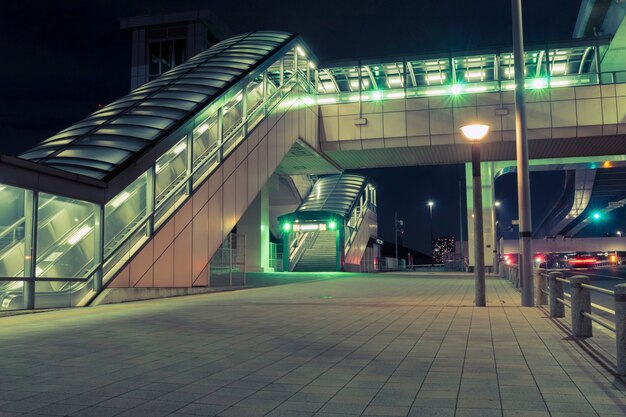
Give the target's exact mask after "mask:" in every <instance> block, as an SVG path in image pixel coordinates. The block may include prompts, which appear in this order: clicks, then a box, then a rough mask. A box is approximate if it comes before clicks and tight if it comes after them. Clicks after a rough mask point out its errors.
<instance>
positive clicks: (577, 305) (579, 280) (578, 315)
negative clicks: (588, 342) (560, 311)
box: [569, 275, 593, 337]
mask: <svg viewBox="0 0 626 417" xmlns="http://www.w3.org/2000/svg"><path fill="white" fill-rule="evenodd" d="M569 282H570V289H571V295H572V299H571V302H572V308H571V310H572V333H573V334H574V336H576V337H591V336H592V335H593V334H592V327H591V319H590V318H589V317H585V316H583V313H591V294H590V293H589V289H588V288H583V287H582V286H581V284H589V277H585V276H582V275H577V276H575V277H571V278H569Z"/></svg>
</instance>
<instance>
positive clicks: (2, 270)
mask: <svg viewBox="0 0 626 417" xmlns="http://www.w3.org/2000/svg"><path fill="white" fill-rule="evenodd" d="M25 194H26V193H25V190H23V189H21V188H16V187H10V186H8V185H2V184H0V276H2V277H17V276H23V272H24V225H25V222H24V198H25ZM22 286H23V284H22V282H21V281H20V282H1V281H0V310H13V309H19V308H22V301H21V294H22Z"/></svg>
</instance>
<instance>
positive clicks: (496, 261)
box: [493, 200, 501, 275]
mask: <svg viewBox="0 0 626 417" xmlns="http://www.w3.org/2000/svg"><path fill="white" fill-rule="evenodd" d="M493 205H494V210H493V237H494V239H493V272H494V273H495V274H496V275H498V274H499V273H500V237H499V234H498V231H499V229H500V228H499V223H498V208H499V207H500V205H501V203H500V202H499V201H498V200H496V201H494V203H493Z"/></svg>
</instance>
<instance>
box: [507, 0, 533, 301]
mask: <svg viewBox="0 0 626 417" xmlns="http://www.w3.org/2000/svg"><path fill="white" fill-rule="evenodd" d="M511 20H512V23H513V67H514V74H515V155H516V159H517V200H518V213H519V243H520V244H519V248H520V254H521V259H520V262H519V267H520V282H521V284H522V285H521V286H522V306H523V307H533V306H534V305H535V300H534V299H533V295H534V289H533V287H534V282H533V253H532V240H531V239H532V220H531V215H530V172H529V168H528V158H529V154H528V137H527V128H526V102H525V97H524V90H525V81H524V72H525V66H526V64H525V58H524V33H523V24H522V0H511Z"/></svg>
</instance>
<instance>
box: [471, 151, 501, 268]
mask: <svg viewBox="0 0 626 417" xmlns="http://www.w3.org/2000/svg"><path fill="white" fill-rule="evenodd" d="M480 170H481V179H482V202H483V210H482V216H483V236H484V244H485V247H484V260H485V266H487V267H491V268H493V267H494V250H495V233H494V230H495V229H494V226H495V215H494V208H495V207H494V176H495V171H494V164H493V162H481V164H480ZM465 187H466V195H467V196H468V198H466V201H467V247H468V248H467V252H468V257H469V265H470V269H472V270H473V268H474V265H475V261H474V247H473V246H474V245H473V242H474V219H473V218H472V214H473V213H474V202H473V200H472V198H471V196H472V195H473V194H472V193H473V186H472V164H471V163H468V164H465Z"/></svg>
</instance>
